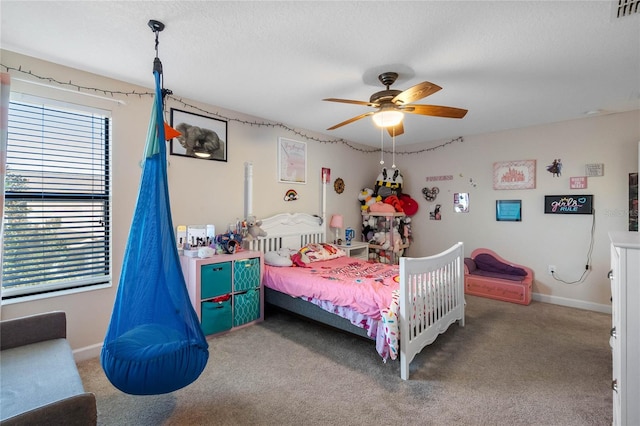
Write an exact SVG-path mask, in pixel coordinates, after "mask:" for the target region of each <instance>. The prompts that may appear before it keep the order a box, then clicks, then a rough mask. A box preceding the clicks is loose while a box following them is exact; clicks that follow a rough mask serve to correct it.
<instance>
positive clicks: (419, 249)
mask: <svg viewBox="0 0 640 426" xmlns="http://www.w3.org/2000/svg"><path fill="white" fill-rule="evenodd" d="M638 140H640V111H633V112H627V113H620V114H612V115H606V116H599V117H592V118H585V119H580V120H573V121H567V122H562V123H556V124H552V125H544V126H536V127H530V128H525V129H514V130H509V131H503V132H499V133H493V134H486V135H476V136H467V137H465V138H464V142H463V143H455V144H452V145H449V146H447V147H446V148H444V149H439V150H436V151H434V152H432V153H429V154H427V155H421V156H419V157H418V156H409V157H406V156H400V158H401V160H400V161H397V163H398V165H399V167H401V169H402V170H403V172H404V175H405V182H407V185H406V191H405V192H407V193H409V194H411V195H412V196H414V198H416V199H419V200H420V201H419V204H420V210H419V211H418V214H417V215H416V216H415V217H414V218H413V232H414V236H415V241H414V244H413V246H412V247H411V249H410V250H409V252H408V253H409V255H411V256H423V255H428V254H434V253H436V252H438V251H441V250H443V249H445V248H447V247H449V246H450V245H452V244H453V243H455V242H457V241H463V242H464V243H465V251H466V253H467V255H469V254H470V253H471V251H472V250H473V249H476V248H479V247H486V248H490V249H492V250H494V251H496V252H497V253H498V254H500V255H502V256H503V257H505V258H506V259H508V260H510V261H512V262H514V263H520V264H525V265H527V266H529V267H531V268H533V270H534V271H535V284H534V287H533V291H534V293H536V295H535V298H536V299H538V300H544V301H551V302H554V303H559V304H566V305H570V306H577V307H582V308H588V309H594V310H601V311H608V310H609V309H610V300H609V298H610V296H611V294H610V287H609V280H608V279H607V272H608V271H609V239H608V235H607V233H608V232H609V231H613V230H627V229H628V212H629V208H628V174H629V173H631V172H637V171H638V152H637V151H638ZM554 158H561V159H562V163H563V165H564V167H563V170H562V176H560V177H553V176H552V174H551V173H549V172H547V171H546V166H547V165H549V164H551V162H552V161H553V159H554ZM511 160H536V161H537V170H536V174H537V177H536V188H535V189H530V190H494V189H493V180H492V178H493V175H492V171H493V163H494V162H496V161H511ZM587 163H604V165H605V166H604V176H603V177H593V178H588V183H587V185H588V187H587V189H581V190H574V189H569V177H571V176H584V175H585V164H587ZM407 175H409V176H410V178H409V179H407V178H406V176H407ZM440 175H452V176H453V177H454V179H453V180H450V181H443V182H427V181H426V177H428V176H440ZM471 180H472V181H473V183H472V182H471ZM425 186H428V187H431V186H438V187H439V188H440V194H439V195H438V198H437V199H436V201H435V202H429V203H428V202H426V200H425V199H424V198H423V197H422V195H421V189H422V188H424V187H425ZM455 192H468V193H469V194H470V202H471V205H470V211H469V213H454V212H453V194H454V193H455ZM564 194H593V196H594V208H595V211H596V213H595V235H594V245H593V254H592V257H591V261H592V270H591V272H590V273H589V274H588V276H587V277H586V279H585V280H584V282H583V283H580V284H564V283H561V282H559V281H556V280H554V279H553V278H552V277H551V276H549V275H548V273H547V265H550V264H552V265H555V266H556V267H557V275H558V276H559V277H560V278H562V279H563V280H564V281H567V282H572V281H575V280H578V279H579V278H580V276H581V275H582V273H583V272H584V271H585V265H586V263H587V254H588V251H589V245H590V241H591V236H590V232H591V226H592V219H593V216H591V215H554V214H544V204H543V203H544V196H545V195H564ZM497 199H521V200H522V202H523V221H522V222H519V223H517V222H497V221H496V220H495V201H496V200H497ZM435 203H440V204H442V206H443V207H442V213H443V215H442V220H441V221H434V220H429V216H428V212H429V210H432V209H433V205H434V204H435Z"/></svg>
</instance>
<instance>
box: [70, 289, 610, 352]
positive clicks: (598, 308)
mask: <svg viewBox="0 0 640 426" xmlns="http://www.w3.org/2000/svg"><path fill="white" fill-rule="evenodd" d="M531 297H532V299H533V300H535V301H538V302H544V303H551V304H553V305H561V306H568V307H570V308H578V309H585V310H587V311H595V312H602V313H603V314H611V305H602V304H600V303H592V302H585V301H583V300H575V299H567V298H566V297H558V296H549V295H547V294H539V293H533V294H532V295H531ZM101 350H102V342H101V343H96V344H95V345H90V346H85V347H84V348H79V349H76V350H74V351H73V358H74V359H75V360H76V362H79V361H85V360H88V359H91V358H96V357H99V356H100V351H101Z"/></svg>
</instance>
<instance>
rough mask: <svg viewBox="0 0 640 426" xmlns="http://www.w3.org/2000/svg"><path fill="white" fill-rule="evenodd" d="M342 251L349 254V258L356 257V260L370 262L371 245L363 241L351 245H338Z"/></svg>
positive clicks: (352, 242) (353, 242)
mask: <svg viewBox="0 0 640 426" xmlns="http://www.w3.org/2000/svg"><path fill="white" fill-rule="evenodd" d="M338 247H340V248H341V249H342V250H344V251H345V252H346V253H347V256H349V257H354V258H356V259H362V260H369V243H365V242H362V241H351V245H350V246H348V245H345V244H340V245H338Z"/></svg>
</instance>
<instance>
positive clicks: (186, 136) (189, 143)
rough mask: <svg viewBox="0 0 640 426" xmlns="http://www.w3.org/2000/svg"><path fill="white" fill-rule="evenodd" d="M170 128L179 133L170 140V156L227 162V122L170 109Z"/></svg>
mask: <svg viewBox="0 0 640 426" xmlns="http://www.w3.org/2000/svg"><path fill="white" fill-rule="evenodd" d="M171 127H173V128H174V129H176V130H177V131H179V132H180V133H181V135H180V136H178V137H176V138H173V139H171V151H170V153H171V155H182V156H184V157H194V158H202V159H204V160H215V161H227V151H228V146H227V122H226V121H224V120H218V119H216V118H211V117H206V116H204V115H199V114H192V113H190V112H186V111H181V110H179V109H175V108H171Z"/></svg>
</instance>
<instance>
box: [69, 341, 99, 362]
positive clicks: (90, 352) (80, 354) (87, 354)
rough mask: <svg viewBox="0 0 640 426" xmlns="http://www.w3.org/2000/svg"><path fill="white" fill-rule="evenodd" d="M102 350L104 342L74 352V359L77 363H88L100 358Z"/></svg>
mask: <svg viewBox="0 0 640 426" xmlns="http://www.w3.org/2000/svg"><path fill="white" fill-rule="evenodd" d="M101 350H102V342H100V343H96V344H95V345H90V346H85V347H84V348H79V349H75V350H74V351H73V359H74V360H75V361H76V362H80V361H86V360H88V359H91V358H97V357H99V356H100V351H101Z"/></svg>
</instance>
